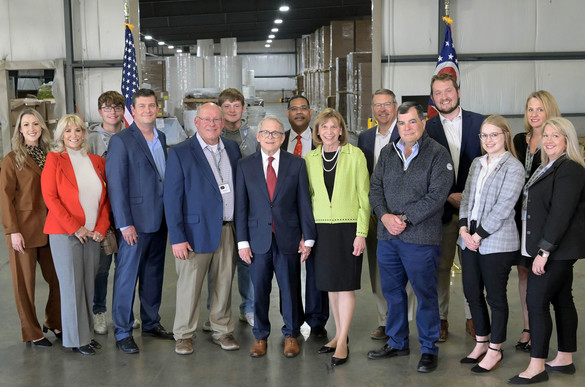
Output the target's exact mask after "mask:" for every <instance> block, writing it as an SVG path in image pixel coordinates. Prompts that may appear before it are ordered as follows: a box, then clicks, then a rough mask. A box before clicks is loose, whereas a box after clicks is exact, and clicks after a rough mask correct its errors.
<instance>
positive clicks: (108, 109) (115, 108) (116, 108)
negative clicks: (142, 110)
mask: <svg viewBox="0 0 585 387" xmlns="http://www.w3.org/2000/svg"><path fill="white" fill-rule="evenodd" d="M101 109H102V110H103V111H104V112H106V113H110V112H111V111H112V110H113V111H115V112H116V113H120V112H123V111H124V108H123V107H122V106H102V107H101Z"/></svg>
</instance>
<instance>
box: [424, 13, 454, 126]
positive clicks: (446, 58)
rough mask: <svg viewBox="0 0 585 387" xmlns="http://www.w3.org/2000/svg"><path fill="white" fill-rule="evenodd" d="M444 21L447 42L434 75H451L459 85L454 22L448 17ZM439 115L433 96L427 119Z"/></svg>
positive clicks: (442, 49) (430, 100)
mask: <svg viewBox="0 0 585 387" xmlns="http://www.w3.org/2000/svg"><path fill="white" fill-rule="evenodd" d="M443 20H444V21H445V24H446V26H445V41H444V43H443V48H441V53H440V54H439V58H438V59H437V66H436V67H435V74H434V75H437V74H443V73H448V74H451V75H452V76H453V78H455V80H456V81H457V84H459V83H460V81H459V62H458V61H457V53H456V52H455V47H454V46H453V38H452V37H451V23H452V22H453V21H452V20H451V19H449V18H447V17H444V18H443ZM437 114H439V112H438V111H437V109H436V108H435V104H434V103H433V96H431V97H430V98H429V107H428V109H427V119H431V118H433V117H434V116H436V115H437Z"/></svg>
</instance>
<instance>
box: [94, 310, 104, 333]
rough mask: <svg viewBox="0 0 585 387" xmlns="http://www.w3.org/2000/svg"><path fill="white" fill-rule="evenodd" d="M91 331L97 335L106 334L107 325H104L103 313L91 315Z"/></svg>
mask: <svg viewBox="0 0 585 387" xmlns="http://www.w3.org/2000/svg"><path fill="white" fill-rule="evenodd" d="M93 331H94V332H95V333H97V334H98V335H105V334H106V333H108V324H107V323H106V314H105V313H98V314H94V315H93Z"/></svg>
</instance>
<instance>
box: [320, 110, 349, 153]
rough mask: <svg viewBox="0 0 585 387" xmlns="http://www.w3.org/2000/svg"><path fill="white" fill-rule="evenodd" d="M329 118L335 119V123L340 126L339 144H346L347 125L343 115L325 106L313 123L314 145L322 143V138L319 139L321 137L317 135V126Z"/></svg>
mask: <svg viewBox="0 0 585 387" xmlns="http://www.w3.org/2000/svg"><path fill="white" fill-rule="evenodd" d="M331 119H332V120H335V121H337V124H338V125H339V126H340V127H341V134H340V135H339V145H340V146H344V145H345V144H347V137H348V135H347V125H346V124H345V120H344V119H343V116H342V115H341V114H340V113H339V112H338V111H337V110H335V109H331V108H327V109H325V110H323V111H322V112H321V113H319V115H318V116H317V117H316V118H315V121H314V124H313V125H315V129H314V130H313V144H315V146H319V145H323V140H321V137H320V136H319V126H321V125H323V124H325V123H326V122H327V121H329V120H331Z"/></svg>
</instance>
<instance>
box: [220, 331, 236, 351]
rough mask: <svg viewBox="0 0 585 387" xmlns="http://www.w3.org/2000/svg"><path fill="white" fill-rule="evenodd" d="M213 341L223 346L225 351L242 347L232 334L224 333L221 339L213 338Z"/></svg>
mask: <svg viewBox="0 0 585 387" xmlns="http://www.w3.org/2000/svg"><path fill="white" fill-rule="evenodd" d="M213 342H214V343H215V344H217V345H219V346H221V349H223V350H224V351H236V350H238V349H240V344H238V342H237V341H236V339H235V338H234V336H233V335H231V334H225V335H222V336H221V337H220V338H219V339H213Z"/></svg>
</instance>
